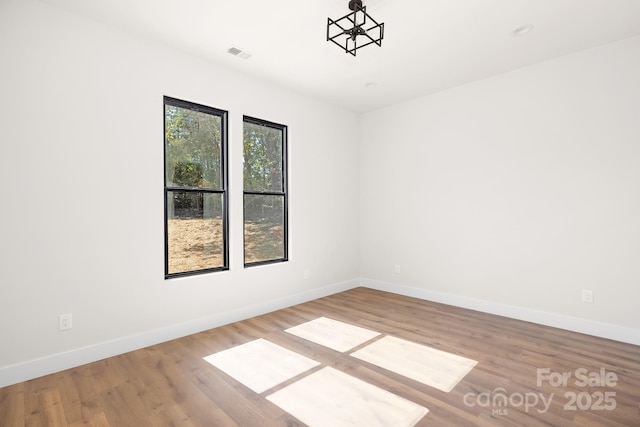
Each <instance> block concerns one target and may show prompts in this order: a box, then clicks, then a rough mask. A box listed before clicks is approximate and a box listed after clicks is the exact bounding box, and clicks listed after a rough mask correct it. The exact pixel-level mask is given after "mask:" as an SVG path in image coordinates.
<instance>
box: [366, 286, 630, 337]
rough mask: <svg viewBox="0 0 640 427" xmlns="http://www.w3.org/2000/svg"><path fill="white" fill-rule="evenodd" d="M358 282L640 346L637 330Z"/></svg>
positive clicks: (406, 294)
mask: <svg viewBox="0 0 640 427" xmlns="http://www.w3.org/2000/svg"><path fill="white" fill-rule="evenodd" d="M360 283H361V285H362V286H365V287H367V288H371V289H377V290H380V291H386V292H391V293H394V294H399V295H404V296H409V297H414V298H419V299H423V300H428V301H433V302H439V303H442V304H447V305H453V306H456V307H461V308H468V309H471V310H476V311H481V312H483V313H489V314H496V315H499V316H505V317H510V318H512V319H518V320H524V321H527V322H532V323H537V324H540V325H545V326H552V327H555V328H560V329H565V330H568V331H573V332H579V333H582V334H587V335H593V336H596V337H600V338H607V339H611V340H615V341H620V342H625V343H629V344H635V345H640V330H638V329H633V328H628V327H624V326H618V325H612V324H608V323H601V322H596V321H593V320H587V319H581V318H577V317H571V316H565V315H562V314H556V313H549V312H545V311H539V310H532V309H530V308H526V307H518V306H514V305H507V304H501V303H497V302H493V301H488V300H482V299H477V298H470V297H465V296H461V295H454V294H449V293H444V292H435V291H430V290H427V289H422V288H414V287H410V286H404V285H398V284H395V283H389V282H381V281H378V280H373V279H366V278H362V279H361V281H360Z"/></svg>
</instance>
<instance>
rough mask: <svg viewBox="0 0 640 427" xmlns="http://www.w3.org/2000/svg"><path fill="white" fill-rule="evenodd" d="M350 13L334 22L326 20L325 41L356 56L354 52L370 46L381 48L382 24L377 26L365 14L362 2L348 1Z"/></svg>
mask: <svg viewBox="0 0 640 427" xmlns="http://www.w3.org/2000/svg"><path fill="white" fill-rule="evenodd" d="M349 9H351V10H352V12H350V13H348V14H347V15H345V16H343V17H342V18H340V19H336V20H335V21H334V20H333V19H331V18H327V41H331V42H333V43H335V44H336V45H338V46H340V48H341V49H344V51H345V53H350V54H351V55H353V56H356V50H358V49H360V48H361V47H365V46H368V45H370V44H374V43H375V44H377V45H378V46H382V38H383V37H384V23H381V24H378V22H376V20H375V19H373V18H372V17H371V15H369V14H368V13H367V7H366V6H363V5H362V0H350V1H349Z"/></svg>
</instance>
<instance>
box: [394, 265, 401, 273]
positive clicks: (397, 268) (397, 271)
mask: <svg viewBox="0 0 640 427" xmlns="http://www.w3.org/2000/svg"><path fill="white" fill-rule="evenodd" d="M393 271H394V272H395V273H396V274H400V264H396V265H395V266H394V267H393Z"/></svg>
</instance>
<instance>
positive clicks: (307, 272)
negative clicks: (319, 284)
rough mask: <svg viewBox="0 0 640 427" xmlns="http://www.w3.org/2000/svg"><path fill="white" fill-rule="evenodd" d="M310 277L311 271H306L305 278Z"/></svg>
mask: <svg viewBox="0 0 640 427" xmlns="http://www.w3.org/2000/svg"><path fill="white" fill-rule="evenodd" d="M309 277H311V271H309V270H305V271H304V278H305V279H308V278H309Z"/></svg>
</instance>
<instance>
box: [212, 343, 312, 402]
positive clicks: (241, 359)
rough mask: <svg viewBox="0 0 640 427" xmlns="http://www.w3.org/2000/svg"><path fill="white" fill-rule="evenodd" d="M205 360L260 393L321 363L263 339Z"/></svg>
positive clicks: (213, 355) (215, 354) (224, 351)
mask: <svg viewBox="0 0 640 427" xmlns="http://www.w3.org/2000/svg"><path fill="white" fill-rule="evenodd" d="M204 360H206V361H207V362H209V363H211V364H212V365H213V366H215V367H216V368H218V369H220V370H221V371H223V372H225V373H226V374H227V375H229V376H231V377H233V378H235V379H236V380H237V381H239V382H241V383H242V384H244V385H245V386H247V387H249V388H250V389H251V390H253V391H255V392H256V393H262V392H263V391H266V390H268V389H270V388H272V387H274V386H276V385H278V384H280V383H282V382H284V381H286V380H289V379H291V378H293V377H295V376H296V375H299V374H301V373H303V372H305V371H308V370H309V369H311V368H313V367H315V366H318V365H319V364H320V363H319V362H316V361H315V360H312V359H309V358H307V357H304V356H301V355H299V354H298V353H296V352H293V351H291V350H287V349H286V348H283V347H280V346H279V345H276V344H273V343H272V342H270V341H267V340H265V339H262V338H260V339H257V340H254V341H250V342H248V343H246V344H242V345H239V346H236V347H232V348H229V349H227V350H223V351H220V352H218V353H214V354H212V355H209V356H206V357H204Z"/></svg>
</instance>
